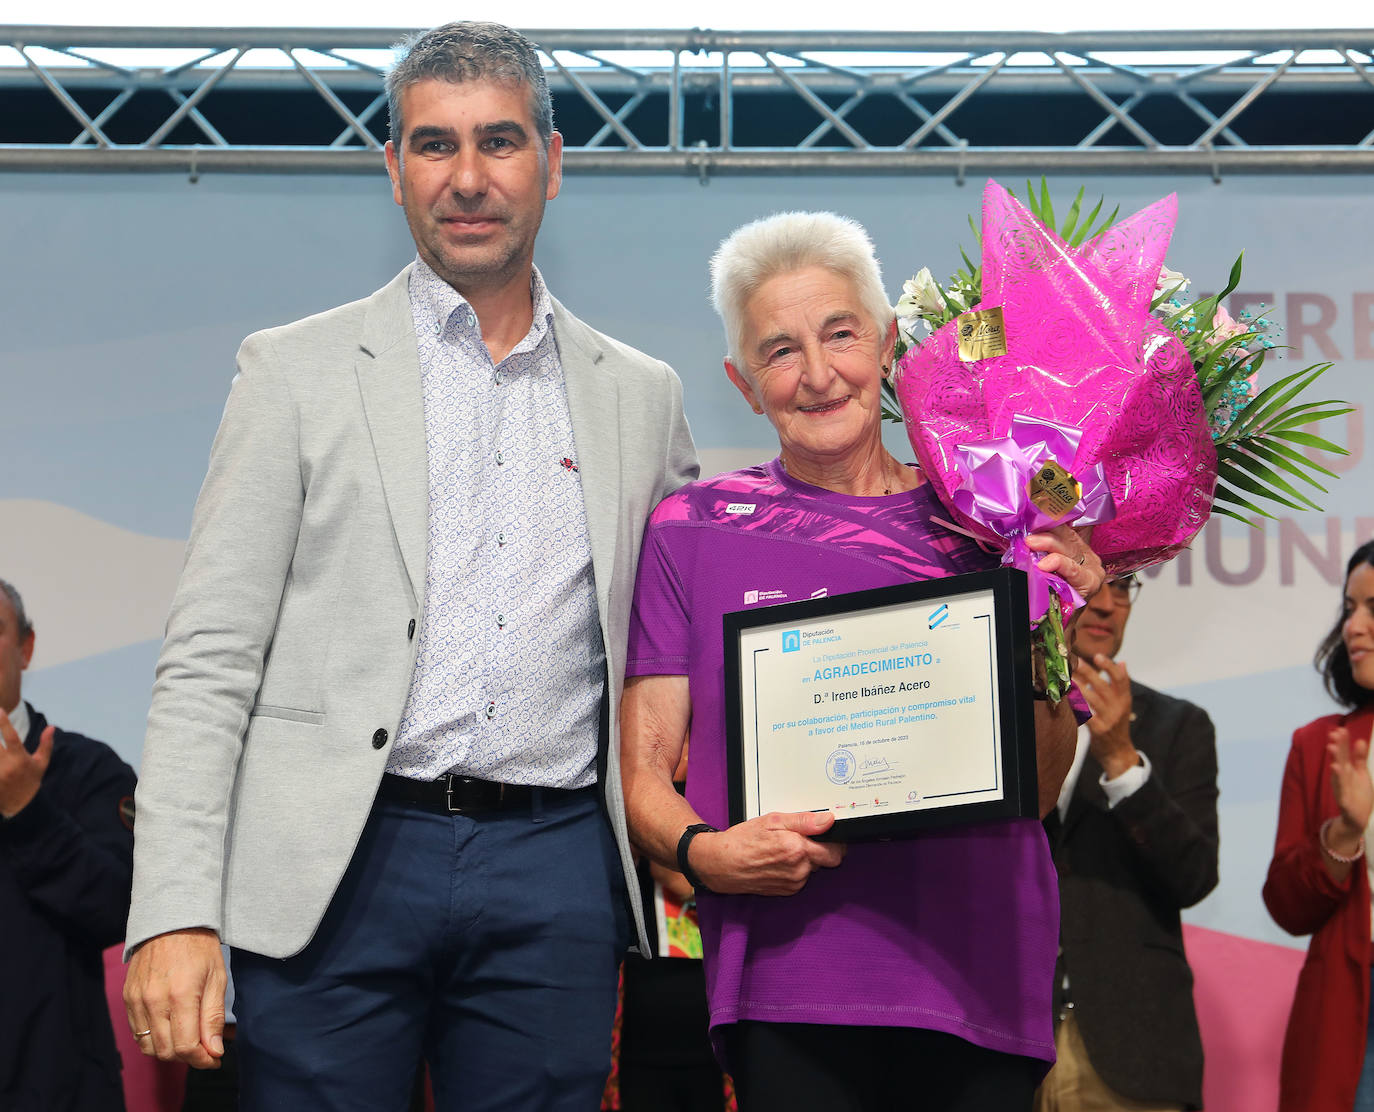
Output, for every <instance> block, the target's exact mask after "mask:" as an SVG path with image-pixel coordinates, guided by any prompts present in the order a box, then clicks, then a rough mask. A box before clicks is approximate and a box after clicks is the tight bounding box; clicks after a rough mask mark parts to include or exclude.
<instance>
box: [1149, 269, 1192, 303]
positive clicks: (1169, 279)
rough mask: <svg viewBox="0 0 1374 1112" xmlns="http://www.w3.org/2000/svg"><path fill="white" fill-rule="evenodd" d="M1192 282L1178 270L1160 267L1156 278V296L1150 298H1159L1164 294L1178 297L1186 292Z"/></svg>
mask: <svg viewBox="0 0 1374 1112" xmlns="http://www.w3.org/2000/svg"><path fill="white" fill-rule="evenodd" d="M1190 285H1192V282H1191V281H1190V280H1189V279H1187V278H1185V277H1183V275H1182V274H1180V273H1179V272H1178V271H1177V270H1170V269H1169V268H1168V267H1167V266H1161V267H1160V268H1159V277H1158V278H1156V279H1155V296H1154V297H1153V298H1151V299H1150V300H1152V301H1154V300H1156V299H1158V298H1159V297H1160V296H1161V295H1162V294H1166V293H1167V294H1169V295H1170V296H1171V297H1177V296H1178V295H1179V294H1181V293H1185V292H1186V291H1187V289H1188V287H1189V286H1190Z"/></svg>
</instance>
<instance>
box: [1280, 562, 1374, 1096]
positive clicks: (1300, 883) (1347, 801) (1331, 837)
mask: <svg viewBox="0 0 1374 1112" xmlns="http://www.w3.org/2000/svg"><path fill="white" fill-rule="evenodd" d="M1317 668H1318V670H1320V671H1321V673H1322V676H1323V679H1324V681H1325V683H1326V689H1327V691H1328V692H1330V694H1331V695H1332V696H1333V697H1334V698H1335V699H1336V701H1337V702H1339V703H1340V704H1342V705H1343V706H1345V707H1348V708H1350V710H1349V713H1346V714H1332V715H1328V716H1326V717H1325V718H1319V719H1317V720H1316V721H1315V722H1309V723H1308V724H1307V725H1306V726H1303V727H1302V728H1301V729H1300V730H1298V731H1297V733H1295V734H1294V735H1293V748H1292V750H1291V751H1290V752H1289V754H1288V765H1287V767H1286V768H1285V769H1284V773H1283V792H1282V795H1281V797H1280V800H1279V831H1278V838H1277V839H1276V841H1275V844H1274V859H1273V860H1272V861H1271V862H1270V863H1269V877H1268V879H1267V880H1266V881H1265V882H1264V903H1265V906H1266V907H1268V908H1269V914H1270V915H1272V916H1273V917H1274V921H1275V922H1276V923H1278V924H1279V926H1281V927H1283V929H1284V930H1286V931H1289V932H1291V933H1292V934H1311V935H1312V942H1311V945H1309V946H1308V948H1307V960H1306V962H1305V963H1304V964H1303V967H1302V974H1301V975H1300V976H1299V977H1298V990H1297V994H1296V995H1295V996H1294V998H1293V1010H1292V1012H1291V1013H1290V1014H1289V1016H1288V1033H1287V1035H1286V1036H1285V1038H1284V1041H1283V1067H1282V1071H1281V1073H1280V1081H1279V1110H1280V1112H1374V1041H1371V1035H1374V1026H1371V1024H1370V1015H1369V1010H1370V998H1371V993H1370V933H1371V932H1370V923H1371V914H1374V912H1372V911H1371V902H1370V878H1369V869H1370V865H1369V862H1370V857H1371V855H1374V830H1371V829H1370V822H1369V819H1370V813H1371V811H1374V783H1371V780H1370V772H1369V747H1370V727H1371V724H1374V541H1371V542H1369V543H1366V544H1363V545H1361V546H1360V547H1359V548H1358V549H1356V550H1355V554H1354V555H1353V556H1352V557H1351V558H1350V563H1349V564H1347V565H1346V580H1345V602H1344V606H1343V608H1342V611H1341V617H1340V620H1339V621H1338V622H1337V623H1336V626H1335V628H1333V629H1332V630H1331V632H1330V633H1329V634H1327V637H1326V640H1325V641H1323V642H1322V645H1321V648H1319V649H1318V650H1317Z"/></svg>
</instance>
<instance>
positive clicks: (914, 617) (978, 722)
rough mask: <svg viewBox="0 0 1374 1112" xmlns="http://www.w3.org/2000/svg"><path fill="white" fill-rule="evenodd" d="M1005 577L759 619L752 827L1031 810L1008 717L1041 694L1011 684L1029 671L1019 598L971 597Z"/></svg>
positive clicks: (752, 640) (748, 770)
mask: <svg viewBox="0 0 1374 1112" xmlns="http://www.w3.org/2000/svg"><path fill="white" fill-rule="evenodd" d="M1000 574H1002V573H980V574H979V575H977V576H969V577H958V578H955V579H949V580H942V581H939V584H940V585H942V586H943V589H941V590H940V593H939V594H935V593H934V590H933V589H927V590H926V591H925V592H924V593H925V594H926V595H928V596H931V597H927V598H923V599H916V600H905V601H900V602H892V603H889V604H886V605H877V606H863V608H861V609H842V607H843V606H844V605H845V604H846V602H847V601H848V600H851V599H859V598H860V597H861V596H857V595H854V596H839V597H838V598H836V599H833V600H830V603H829V604H828V605H829V606H830V608H831V612H829V613H824V614H820V615H817V616H815V617H813V618H810V619H808V620H797V616H796V613H795V611H796V607H789V606H784V607H778V608H776V609H777V610H778V611H779V615H778V616H779V618H780V620H778V621H767V618H768V614H767V611H766V610H765V611H755V612H753V613H752V614H750V615H749V617H748V619H747V620H748V621H749V622H750V623H751V624H750V625H749V626H748V627H747V628H743V629H740V630H738V634H737V636H738V656H737V661H738V669H739V701H738V712H739V718H738V725H739V731H738V734H739V742H740V745H739V753H738V758H737V769H738V773H739V783H738V784H736V785H732V787H734V788H735V794H736V796H737V798H738V799H739V800H740V801H741V802H742V805H743V814H742V816H740V817H742V818H743V819H748V818H754V817H756V816H758V815H763V814H767V813H768V812H770V811H818V810H830V811H833V812H835V815H836V818H837V819H841V820H851V819H877V818H880V817H884V816H886V817H889V818H893V819H896V818H897V816H901V815H914V814H916V813H919V812H927V811H935V810H943V809H948V808H964V807H969V806H973V805H978V804H984V805H989V804H990V805H992V806H991V807H987V806H984V807H979V808H978V811H979V812H980V813H983V814H987V815H988V817H992V815H993V814H1018V813H1021V810H1022V807H1021V803H1022V800H1023V799H1024V798H1025V793H1024V790H1023V784H1022V783H1021V781H1022V780H1023V779H1024V776H1023V775H1018V770H1019V772H1020V773H1024V768H1025V765H1024V761H1023V760H1021V761H1018V760H1017V759H1016V755H1015V754H1014V753H1013V754H1011V756H1012V761H1011V764H1012V766H1014V767H1010V768H1009V767H1008V753H1007V752H1006V750H1005V747H1004V743H1005V742H1006V741H1007V740H1008V739H1006V738H1004V732H1005V730H1006V727H1007V724H1008V722H1009V721H1010V722H1012V723H1015V722H1016V721H1017V716H1016V715H1014V714H1013V715H1011V716H1010V717H1009V716H1008V715H1007V714H1006V713H1004V711H1006V710H1013V709H1016V710H1021V709H1024V711H1025V713H1026V714H1029V707H1026V708H1004V707H1003V705H1002V704H1003V700H1004V699H1007V698H1019V697H1026V698H1028V692H1024V694H1023V695H1018V694H1017V693H1016V692H1017V684H1015V683H1009V682H1008V681H1011V680H1013V679H1020V678H1021V677H1019V676H1018V677H1013V676H1010V675H1005V674H1004V673H1006V672H1010V671H1011V670H1012V669H1013V667H1016V666H1017V664H1016V654H1015V653H1012V652H1009V651H1008V646H1007V645H1006V644H1004V643H1001V641H1004V640H1005V634H1006V629H1007V627H1008V622H1007V621H1006V620H1005V619H1006V617H1007V615H1005V614H999V606H1000V607H1001V608H1005V607H1006V606H1007V599H1006V597H1005V592H1001V594H1002V597H1001V598H1000V599H999V590H998V587H997V586H996V585H991V584H990V585H985V586H978V587H975V588H974V589H967V590H959V589H958V584H959V583H960V581H961V580H978V581H982V582H986V581H987V580H988V579H989V577H990V576H998V575H1000ZM923 586H924V585H923ZM951 588H953V590H952V591H951ZM882 594H883V592H863V595H870V596H871V595H882ZM799 605H800V606H803V607H805V606H806V604H799ZM789 611H791V613H788V612H789ZM999 618H1001V619H1002V620H1001V622H1000V625H1001V627H1002V628H1001V630H1000V633H1001V639H1000V640H999ZM1021 623H1022V625H1023V626H1024V625H1025V623H1026V619H1025V616H1024V610H1023V611H1022V615H1021ZM1026 671H1027V673H1028V671H1029V669H1028V668H1027V669H1026ZM1026 679H1028V676H1027V677H1026ZM1021 686H1022V688H1024V685H1021ZM1021 721H1022V722H1023V723H1024V721H1025V720H1024V718H1022V719H1021ZM1021 732H1023V733H1024V731H1021ZM1020 741H1021V742H1022V744H1023V745H1024V742H1025V738H1024V737H1023V738H1021V739H1020ZM1032 744H1033V739H1032ZM1024 756H1025V754H1024V753H1022V754H1021V757H1022V758H1024ZM1031 768H1032V775H1033V759H1032V765H1031ZM1009 773H1010V774H1011V777H1012V780H1013V782H1012V783H1011V784H1009V783H1008V774H1009ZM732 817H734V816H732ZM931 818H932V819H933V818H934V816H931ZM868 825H873V824H868ZM889 825H896V826H897V827H899V828H900V827H901V826H902V823H901V822H900V821H897V822H896V823H895V824H888V823H884V824H882V826H883V827H887V826H889ZM921 825H930V823H922V824H921Z"/></svg>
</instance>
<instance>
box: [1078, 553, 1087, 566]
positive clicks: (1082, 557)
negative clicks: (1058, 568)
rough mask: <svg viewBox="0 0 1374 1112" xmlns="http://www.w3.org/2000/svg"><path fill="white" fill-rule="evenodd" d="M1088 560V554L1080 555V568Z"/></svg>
mask: <svg viewBox="0 0 1374 1112" xmlns="http://www.w3.org/2000/svg"><path fill="white" fill-rule="evenodd" d="M1087 562H1088V558H1087V557H1086V556H1080V557H1078V566H1079V567H1080V568H1081V567H1082V566H1083V565H1084V564H1086V563H1087Z"/></svg>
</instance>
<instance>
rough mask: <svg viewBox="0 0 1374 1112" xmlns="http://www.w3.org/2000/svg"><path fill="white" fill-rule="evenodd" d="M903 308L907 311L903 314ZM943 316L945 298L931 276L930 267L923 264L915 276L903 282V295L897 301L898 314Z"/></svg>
mask: <svg viewBox="0 0 1374 1112" xmlns="http://www.w3.org/2000/svg"><path fill="white" fill-rule="evenodd" d="M903 309H905V310H906V313H905V314H903ZM927 313H929V314H931V315H934V316H943V315H944V313H945V299H944V298H943V297H941V296H940V287H939V285H938V284H937V283H936V281H935V279H934V278H932V277H931V274H930V268H929V267H926V266H923V267H921V269H920V270H919V271H918V272H917V273H916V276H915V277H914V278H908V279H907V280H906V281H905V282H904V283H903V284H902V296H901V297H900V298H899V299H898V301H897V315H898V316H903V315H906V316H910V317H913V318H914V317H919V316H923V315H925V314H927Z"/></svg>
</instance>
